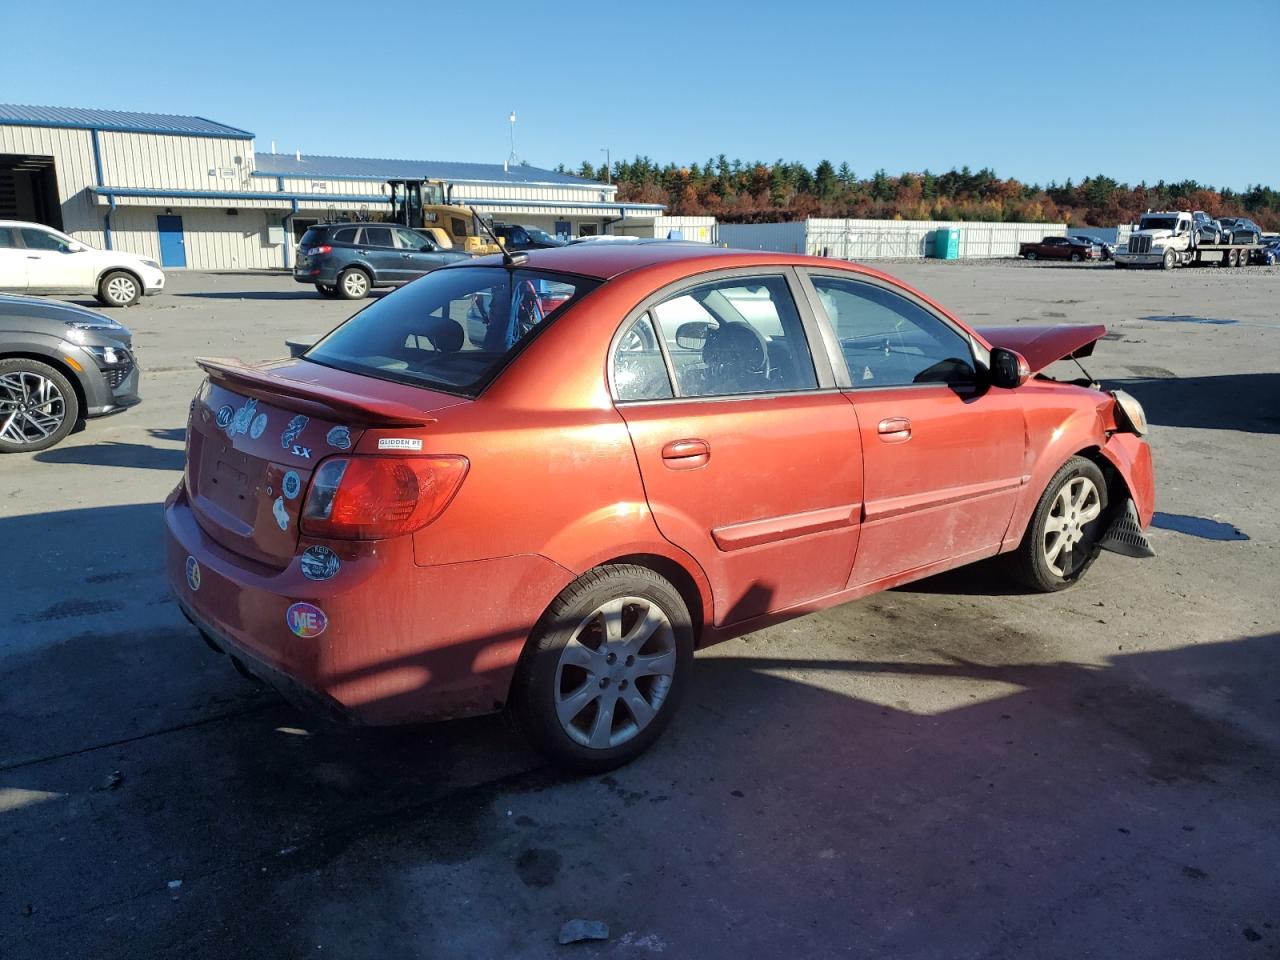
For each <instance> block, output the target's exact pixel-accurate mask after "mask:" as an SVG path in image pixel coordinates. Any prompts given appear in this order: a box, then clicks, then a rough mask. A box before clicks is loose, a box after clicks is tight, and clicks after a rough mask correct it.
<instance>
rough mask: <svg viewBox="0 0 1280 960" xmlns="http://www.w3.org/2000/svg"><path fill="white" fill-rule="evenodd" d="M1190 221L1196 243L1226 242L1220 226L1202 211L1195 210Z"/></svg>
mask: <svg viewBox="0 0 1280 960" xmlns="http://www.w3.org/2000/svg"><path fill="white" fill-rule="evenodd" d="M1191 221H1192V223H1193V224H1195V236H1196V242H1197V243H1224V242H1227V241H1226V240H1225V238H1224V236H1223V232H1222V224H1220V223H1219V222H1218V221H1217V220H1215V219H1213V217H1211V216H1209V215H1208V214H1207V213H1205V212H1204V211H1203V210H1195V211H1193V212H1192V214H1191Z"/></svg>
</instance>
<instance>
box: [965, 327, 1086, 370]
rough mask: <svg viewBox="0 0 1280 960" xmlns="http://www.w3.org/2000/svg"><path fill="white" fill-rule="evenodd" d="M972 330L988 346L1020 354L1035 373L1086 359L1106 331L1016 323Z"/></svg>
mask: <svg viewBox="0 0 1280 960" xmlns="http://www.w3.org/2000/svg"><path fill="white" fill-rule="evenodd" d="M974 329H976V330H977V332H978V334H979V335H980V336H981V337H982V339H984V340H986V341H987V343H988V344H990V345H991V346H993V347H1004V348H1005V349H1006V350H1015V351H1017V352H1018V353H1020V354H1022V356H1023V357H1024V358H1026V361H1027V363H1028V364H1029V365H1030V367H1031V372H1032V373H1038V372H1039V371H1041V370H1043V369H1044V368H1045V367H1047V366H1049V365H1050V364H1051V363H1054V362H1055V361H1057V360H1066V359H1068V358H1070V357H1087V356H1089V355H1090V354H1092V353H1093V345H1094V344H1095V343H1097V342H1098V340H1099V339H1101V337H1102V335H1103V334H1104V333H1106V332H1107V328H1106V327H1104V326H1103V325H1102V324H1100V323H1085V324H1072V323H1058V324H1052V325H1046V326H1026V325H1023V324H1018V325H1016V326H1010V327H975V328H974Z"/></svg>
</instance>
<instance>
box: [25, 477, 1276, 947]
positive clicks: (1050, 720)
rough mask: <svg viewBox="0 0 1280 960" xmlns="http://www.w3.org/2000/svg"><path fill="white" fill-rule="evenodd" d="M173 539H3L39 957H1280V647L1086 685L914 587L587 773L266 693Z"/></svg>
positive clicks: (47, 530) (107, 513)
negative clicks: (591, 934)
mask: <svg viewBox="0 0 1280 960" xmlns="http://www.w3.org/2000/svg"><path fill="white" fill-rule="evenodd" d="M162 522H163V521H162V514H161V511H160V508H159V505H158V504H156V503H148V504H141V505H137V506H121V507H107V508H97V509H83V510H67V511H61V512H58V513H54V514H45V515H35V516H26V517H16V518H0V542H4V543H24V544H30V546H29V547H28V548H27V549H26V550H25V551H24V566H23V573H24V576H25V578H26V580H25V582H26V583H27V584H28V586H26V587H23V586H20V585H18V584H16V583H14V582H10V583H8V584H3V585H0V601H2V602H3V604H4V605H5V608H6V609H12V610H14V611H16V612H17V613H18V614H19V616H20V617H25V618H26V623H25V626H20V627H18V629H19V630H25V631H26V632H25V633H23V634H22V637H24V638H26V640H25V641H24V645H22V646H17V647H12V648H10V647H5V646H2V645H0V690H4V691H5V694H4V696H3V698H0V846H2V847H3V849H4V862H5V867H6V873H7V874H8V876H10V877H11V878H15V882H6V883H3V884H0V944H3V946H4V954H5V956H6V958H25V957H32V958H41V960H47V958H48V957H51V956H64V955H65V956H92V957H95V958H111V957H120V958H124V957H130V958H132V957H140V956H170V955H173V954H174V953H175V950H174V945H175V944H186V945H188V948H189V949H186V950H184V951H183V952H184V953H185V954H186V955H193V956H194V955H203V956H236V957H242V958H257V957H263V958H265V957H275V956H301V955H304V954H305V955H316V954H317V953H318V952H319V951H318V948H323V952H324V953H325V954H326V955H327V954H330V953H336V954H338V955H346V956H401V957H418V956H422V957H427V956H504V957H506V956H512V957H514V956H519V957H541V956H554V955H556V951H559V950H561V948H560V947H559V946H558V945H556V943H555V936H556V932H557V931H558V930H559V928H560V925H561V924H562V923H563V922H565V921H566V920H568V919H571V918H573V917H587V918H600V919H603V920H605V921H607V922H608V923H609V925H610V930H611V936H612V940H611V941H610V942H609V943H608V944H600V945H598V946H597V945H586V946H583V947H581V948H580V952H582V953H583V956H586V957H593V956H594V957H599V956H616V957H627V956H635V955H643V953H642V951H652V950H654V949H657V948H659V947H660V948H661V949H662V951H663V952H665V953H666V954H667V955H669V956H690V957H693V956H696V957H737V956H744V955H749V956H762V957H765V956H768V957H773V956H831V955H835V954H837V953H839V954H841V955H853V956H863V957H879V956H893V957H900V958H924V957H936V956H984V957H989V958H992V960H1006V958H1007V960H1012V958H1022V957H1026V956H1036V957H1048V958H1061V960H1067V958H1078V957H1081V956H1131V957H1152V958H1155V957H1169V956H1206V957H1208V956H1212V957H1229V956H1234V955H1237V954H1240V955H1243V954H1241V951H1243V950H1244V949H1245V948H1246V947H1250V946H1251V944H1250V942H1249V941H1250V940H1252V939H1254V937H1259V938H1262V937H1265V938H1267V939H1268V940H1270V939H1271V938H1272V937H1275V936H1276V934H1275V933H1274V926H1275V919H1276V918H1275V916H1274V903H1275V893H1276V889H1277V882H1276V878H1275V872H1274V864H1275V862H1276V861H1277V859H1278V858H1280V830H1277V829H1276V827H1277V823H1276V819H1277V818H1276V811H1277V810H1280V759H1278V757H1280V744H1278V742H1277V740H1278V737H1277V731H1280V698H1277V697H1276V695H1275V691H1274V678H1275V677H1276V676H1277V675H1280V635H1277V634H1274V633H1271V634H1264V635H1259V636H1253V637H1245V638H1241V639H1238V640H1234V641H1230V642H1205V643H1200V644H1192V645H1189V646H1183V647H1180V648H1177V649H1168V650H1157V651H1154V652H1141V653H1128V654H1126V653H1119V652H1117V653H1116V654H1113V655H1111V656H1110V657H1108V658H1106V660H1105V661H1103V662H1094V663H1087V664H1086V663H1072V662H1059V661H1053V660H1046V659H1045V654H1044V651H1045V650H1046V649H1050V648H1051V647H1050V646H1049V645H1048V643H1047V639H1048V638H1049V637H1050V636H1051V632H1052V630H1053V629H1054V628H1053V626H1052V625H1051V624H1047V625H1045V627H1044V628H1043V629H1044V631H1045V633H1044V635H1040V634H1037V633H1035V632H1032V630H1033V629H1036V628H1030V629H1028V630H1023V629H1021V628H1014V627H1012V626H1010V625H1007V624H1005V623H1002V622H1001V621H1000V618H999V617H998V616H993V615H992V614H991V612H990V610H988V609H986V608H982V607H979V606H978V605H968V606H960V607H953V606H952V605H950V604H945V603H941V602H940V601H939V600H937V599H935V598H934V597H932V596H930V595H928V594H921V595H920V596H915V597H912V596H907V595H902V594H894V595H882V596H881V597H879V598H868V599H867V600H864V601H861V602H859V603H857V604H852V605H847V606H845V607H841V608H836V609H834V610H830V611H826V612H825V613H822V614H817V615H815V616H813V617H810V618H808V619H807V620H804V621H793V622H792V623H790V624H785V625H781V626H779V627H776V628H772V629H770V630H767V631H762V632H759V633H756V634H751V635H748V636H747V637H745V638H742V639H741V640H737V641H731V642H729V643H727V644H724V645H722V646H719V647H715V648H712V649H709V650H707V651H705V652H703V653H702V654H700V655H699V657H698V658H697V659H696V661H695V665H694V671H693V675H692V680H693V683H692V686H691V688H690V690H689V691H688V695H687V697H686V699H685V703H684V705H683V709H682V712H681V714H680V715H679V716H678V717H677V718H676V721H675V723H674V724H673V725H672V727H671V729H670V730H668V731H667V734H666V736H665V737H664V738H663V740H661V741H659V743H658V744H657V745H656V746H655V748H654V749H653V750H651V751H650V752H649V753H648V754H646V755H645V756H643V757H641V758H640V759H639V760H637V761H636V762H635V763H633V764H632V765H631V766H629V767H626V768H624V769H621V770H617V771H614V772H613V773H610V774H607V775H603V776H589V777H579V776H571V775H567V774H564V773H561V772H558V771H555V770H553V769H551V768H549V767H547V766H546V765H545V764H544V763H543V762H542V761H541V760H540V759H538V758H537V757H535V756H534V755H532V754H531V753H530V752H529V751H528V749H527V748H526V747H525V746H524V745H523V743H522V742H521V741H520V740H519V739H518V738H517V737H515V736H514V735H513V734H512V733H511V732H510V731H508V730H507V729H506V727H505V725H504V724H503V723H502V722H501V720H500V719H498V718H495V717H487V718H480V719H476V720H465V721H455V722H450V723H443V724H437V725H434V726H425V727H423V726H411V727H404V728H398V729H391V730H367V729H366V730H361V729H355V728H348V727H342V726H337V725H334V724H332V723H329V722H327V721H320V720H317V719H315V718H313V717H310V716H308V715H305V714H302V713H299V712H297V711H296V710H294V709H293V708H291V707H290V706H288V705H287V704H286V703H284V702H283V701H282V700H280V699H279V698H278V697H277V696H276V695H275V694H273V693H271V692H270V691H268V690H266V689H265V688H263V687H260V686H257V685H255V684H252V683H249V682H248V681H245V680H243V679H242V678H241V677H239V676H238V675H237V674H236V673H235V672H234V671H233V670H232V668H231V665H230V663H229V662H228V658H227V657H225V656H219V655H217V654H215V653H213V652H212V651H210V650H209V649H208V648H207V647H206V646H205V645H204V644H203V643H201V642H200V639H199V637H198V634H197V633H196V631H195V630H194V629H193V628H191V627H190V626H189V625H188V624H186V623H185V621H183V620H182V619H181V617H180V616H179V615H178V612H177V610H176V607H175V606H174V604H173V602H172V600H171V598H169V596H168V587H167V584H166V582H165V578H164V576H163V572H162V563H163V561H162V536H161V533H162ZM126 531H127V533H128V536H127V537H126V536H124V532H126ZM935 579H939V578H935ZM34 584H38V585H40V586H39V591H40V592H39V593H36V588H35V587H33V586H31V585H34ZM759 587H760V589H761V590H763V591H767V590H768V586H767V585H759ZM799 624H807V626H808V629H806V630H803V631H800V630H798V629H796V628H797V626H798V625H799ZM5 628H6V633H5V634H0V639H3V637H4V636H14V634H12V633H9V632H8V631H11V630H13V629H14V627H13V623H12V621H10V622H8V623H6V624H5ZM491 639H492V638H489V637H477V638H475V639H474V640H473V641H470V643H472V644H474V645H475V647H476V649H477V650H481V649H483V648H484V647H485V646H486V645H487V644H489V642H490V641H491ZM424 662H425V661H423V660H422V659H421V658H418V657H413V658H400V659H397V660H390V659H384V660H381V661H380V660H378V659H377V658H376V657H373V658H370V660H369V662H368V663H367V664H366V665H365V666H364V667H363V668H362V670H363V671H365V672H366V673H368V672H376V671H377V670H379V669H381V670H385V671H386V672H387V673H388V674H394V675H396V676H403V675H405V673H406V670H405V667H406V666H421V665H422V664H423V663H424ZM420 675H423V676H429V673H428V672H426V671H423V672H422V673H421V674H420ZM692 905H696V906H697V908H696V909H693V908H692ZM1268 925H1270V926H1268ZM637 945H639V946H637Z"/></svg>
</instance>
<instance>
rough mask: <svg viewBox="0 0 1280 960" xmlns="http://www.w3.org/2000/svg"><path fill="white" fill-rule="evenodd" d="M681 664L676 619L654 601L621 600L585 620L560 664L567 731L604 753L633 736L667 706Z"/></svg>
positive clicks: (561, 712)
mask: <svg viewBox="0 0 1280 960" xmlns="http://www.w3.org/2000/svg"><path fill="white" fill-rule="evenodd" d="M676 663H677V655H676V638H675V633H674V631H673V630H672V626H671V620H670V618H669V617H668V616H667V614H666V612H665V611H664V610H663V609H662V608H661V607H660V606H659V605H658V604H657V603H655V602H654V601H653V600H649V599H647V598H644V597H622V598H619V599H614V600H610V601H608V602H607V603H604V604H601V605H600V606H599V607H597V608H596V609H595V610H593V611H592V612H591V613H590V614H588V615H587V616H586V617H584V618H583V619H582V621H581V622H580V623H579V624H578V628H577V629H576V630H575V631H574V632H573V636H572V637H570V638H569V642H568V643H567V644H565V646H564V649H563V651H562V652H561V654H560V661H559V663H558V665H557V666H556V678H555V688H554V689H555V698H556V702H555V709H556V715H557V716H558V717H559V719H560V725H561V727H563V728H564V731H565V733H567V734H568V735H569V737H570V738H572V739H573V740H574V741H575V742H576V743H579V744H581V745H582V746H584V747H590V748H592V749H597V750H605V749H608V748H610V747H617V746H619V745H621V744H624V743H626V742H627V741H629V740H631V739H633V738H634V737H635V736H636V735H637V734H639V733H640V731H642V730H643V729H644V728H645V727H647V726H648V725H649V724H650V723H652V722H653V719H654V718H655V717H656V716H657V715H658V712H659V711H660V710H661V709H662V705H663V701H664V700H665V699H666V697H667V694H668V692H669V691H670V690H671V683H672V679H673V678H674V676H675V670H676Z"/></svg>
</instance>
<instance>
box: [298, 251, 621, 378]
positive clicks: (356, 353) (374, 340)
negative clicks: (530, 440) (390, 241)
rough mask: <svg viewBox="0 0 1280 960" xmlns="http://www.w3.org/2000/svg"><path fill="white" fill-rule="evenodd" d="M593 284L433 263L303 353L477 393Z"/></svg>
mask: <svg viewBox="0 0 1280 960" xmlns="http://www.w3.org/2000/svg"><path fill="white" fill-rule="evenodd" d="M598 285H599V282H598V281H595V280H588V279H585V278H582V277H564V276H559V275H553V274H546V273H540V272H537V271H531V270H514V271H513V270H507V269H505V268H503V267H472V266H466V267H451V268H447V269H443V270H435V271H432V272H430V273H428V274H427V275H426V276H425V277H423V278H422V279H421V280H416V281H414V282H413V283H411V284H409V285H408V286H406V287H405V288H404V289H403V290H399V291H397V292H396V293H394V294H393V295H391V296H388V297H383V298H382V299H381V300H379V301H377V302H376V303H374V304H372V305H371V306H369V307H367V308H366V309H364V310H362V311H361V312H360V313H358V314H356V315H355V316H354V317H352V318H351V319H350V320H348V321H347V322H346V323H344V324H343V325H342V326H340V327H338V328H337V329H336V330H334V331H333V332H332V333H330V334H329V335H328V336H326V337H325V338H324V339H323V340H321V341H320V342H319V343H317V344H316V345H315V346H314V347H312V348H311V349H310V350H309V351H307V353H306V354H305V357H306V359H308V360H310V361H312V362H314V363H320V364H324V365H325V366H330V367H336V368H337V369H339V370H348V371H350V372H352V373H360V374H364V375H366V376H370V377H377V378H378V379H381V380H393V381H396V382H399V383H408V384H414V385H417V386H423V387H430V388H432V389H438V390H447V391H450V392H453V393H459V394H462V395H463V396H475V395H476V394H478V393H479V392H480V391H481V390H483V389H484V387H485V386H486V385H487V384H488V383H490V382H491V381H492V380H493V378H494V377H496V376H497V375H498V373H499V372H500V371H501V370H502V368H503V367H505V366H506V365H507V363H508V362H510V360H511V358H512V357H514V356H515V355H516V354H517V353H518V352H519V351H520V350H521V349H523V347H524V345H525V344H526V343H528V341H529V340H530V339H532V338H533V337H535V336H537V335H538V333H539V332H540V331H541V330H542V329H543V328H544V327H545V326H546V325H547V324H548V323H550V322H552V321H553V320H554V319H555V318H556V317H558V316H560V314H561V313H562V312H563V311H564V310H566V309H567V307H568V305H569V304H571V303H574V302H576V301H577V300H578V299H579V298H581V297H582V296H584V295H586V294H587V293H588V292H590V291H591V290H593V289H595V287H597V286H598Z"/></svg>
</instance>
